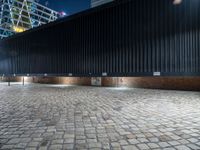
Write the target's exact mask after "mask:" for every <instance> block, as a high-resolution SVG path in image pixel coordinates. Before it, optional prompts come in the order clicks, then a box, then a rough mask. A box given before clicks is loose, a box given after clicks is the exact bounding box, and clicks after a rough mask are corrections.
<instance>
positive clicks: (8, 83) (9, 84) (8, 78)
mask: <svg viewBox="0 0 200 150" xmlns="http://www.w3.org/2000/svg"><path fill="white" fill-rule="evenodd" d="M8 86H10V77H8Z"/></svg>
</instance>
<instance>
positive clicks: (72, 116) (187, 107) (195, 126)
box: [0, 84, 200, 150]
mask: <svg viewBox="0 0 200 150" xmlns="http://www.w3.org/2000/svg"><path fill="white" fill-rule="evenodd" d="M0 149H2V150H6V149H27V150H36V149H39V150H46V149H48V150H59V149H66V150H67V149H76V150H83V149H96V150H98V149H112V150H120V149H122V150H147V149H152V150H159V149H161V150H162V149H163V150H189V149H195V150H199V149H200V93H199V92H185V91H167V90H150V89H135V88H103V87H84V86H82V87H81V86H55V85H39V84H30V85H25V86H22V85H12V84H11V86H10V87H9V86H7V85H6V84H0Z"/></svg>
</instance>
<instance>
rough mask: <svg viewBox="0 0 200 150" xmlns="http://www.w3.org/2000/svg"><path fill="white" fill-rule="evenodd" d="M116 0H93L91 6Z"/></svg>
mask: <svg viewBox="0 0 200 150" xmlns="http://www.w3.org/2000/svg"><path fill="white" fill-rule="evenodd" d="M112 1H114V0H91V7H96V6H99V5H102V4H105V3H108V2H112Z"/></svg>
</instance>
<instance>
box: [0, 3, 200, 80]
mask: <svg viewBox="0 0 200 150" xmlns="http://www.w3.org/2000/svg"><path fill="white" fill-rule="evenodd" d="M199 8H200V1H197V0H184V1H183V2H182V3H181V4H180V5H173V1H171V0H117V1H114V2H112V3H109V4H107V5H103V6H100V7H96V8H93V9H90V10H87V11H85V12H82V13H79V14H76V15H73V16H70V17H67V18H63V19H61V20H58V21H56V22H54V23H50V24H47V25H44V26H41V27H39V28H36V29H32V30H30V31H26V32H24V33H21V34H18V35H15V36H13V37H10V38H7V39H4V40H1V41H0V74H4V75H14V74H15V75H16V76H17V75H26V74H29V75H30V76H31V75H41V76H44V75H45V76H77V77H79V76H80V77H88V76H91V77H95V76H110V77H125V76H154V75H156V76H157V75H158V76H198V75H200V18H199V14H200V9H199Z"/></svg>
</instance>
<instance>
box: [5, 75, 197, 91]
mask: <svg viewBox="0 0 200 150" xmlns="http://www.w3.org/2000/svg"><path fill="white" fill-rule="evenodd" d="M24 79H25V82H33V83H44V84H69V85H86V86H90V85H91V78H90V77H25V78H24ZM2 81H8V78H3V80H2ZM10 81H11V82H22V78H21V77H12V78H10ZM101 85H102V86H111V87H116V86H126V87H136V88H152V89H169V90H193V91H200V77H102V78H101Z"/></svg>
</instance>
